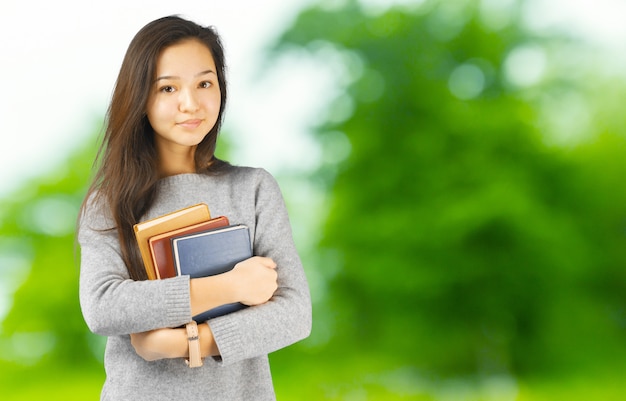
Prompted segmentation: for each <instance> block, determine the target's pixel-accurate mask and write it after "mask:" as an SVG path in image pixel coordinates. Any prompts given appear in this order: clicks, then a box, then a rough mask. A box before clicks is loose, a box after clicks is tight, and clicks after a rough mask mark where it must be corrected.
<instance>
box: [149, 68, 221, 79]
mask: <svg viewBox="0 0 626 401" xmlns="http://www.w3.org/2000/svg"><path fill="white" fill-rule="evenodd" d="M207 74H215V71H213V70H211V69H209V70H205V71H201V72H199V73H197V74H196V75H195V78H197V77H201V76H203V75H207ZM215 75H217V74H215ZM163 79H180V77H179V76H176V75H163V76H160V77H157V79H155V80H154V82H158V81H160V80H163Z"/></svg>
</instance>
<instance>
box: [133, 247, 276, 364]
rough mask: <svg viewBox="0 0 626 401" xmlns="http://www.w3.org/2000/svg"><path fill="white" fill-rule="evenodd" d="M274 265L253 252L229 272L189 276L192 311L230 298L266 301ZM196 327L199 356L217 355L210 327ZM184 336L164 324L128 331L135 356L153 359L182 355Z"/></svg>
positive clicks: (253, 302) (245, 301)
mask: <svg viewBox="0 0 626 401" xmlns="http://www.w3.org/2000/svg"><path fill="white" fill-rule="evenodd" d="M275 269H276V263H274V261H273V260H272V259H269V258H264V257H259V256H255V257H252V258H250V259H247V260H245V261H243V262H241V263H238V264H237V265H236V266H235V267H234V268H233V270H231V271H229V272H226V273H223V274H219V275H216V276H211V277H203V278H194V279H191V281H190V293H191V312H192V315H194V316H195V315H197V314H199V313H201V312H204V311H205V310H208V309H211V308H214V307H216V306H220V305H224V304H227V303H232V302H241V303H243V304H246V305H250V306H252V305H259V304H262V303H265V302H267V301H268V300H269V299H270V298H271V297H272V295H273V294H274V292H275V291H276V288H277V287H278V284H277V282H276V279H277V274H276V270H275ZM198 330H199V332H200V333H199V334H200V335H199V337H200V348H201V353H202V357H203V358H205V357H207V356H218V355H219V350H218V348H217V345H216V343H215V339H214V338H213V333H212V332H211V329H210V327H209V326H208V325H207V324H201V325H200V326H198ZM186 336H187V334H186V331H185V329H167V328H166V329H156V330H151V331H147V332H142V333H136V334H131V336H130V337H131V344H132V345H133V347H134V348H135V351H136V352H137V354H138V355H139V356H141V357H142V358H144V359H145V360H147V361H155V360H157V359H164V358H183V357H186V356H187V354H188V348H187V337H186Z"/></svg>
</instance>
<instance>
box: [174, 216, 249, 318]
mask: <svg viewBox="0 0 626 401" xmlns="http://www.w3.org/2000/svg"><path fill="white" fill-rule="evenodd" d="M171 241H172V250H173V256H174V265H175V266H176V272H177V274H178V275H189V276H191V278H196V277H207V276H213V275H216V274H221V273H225V272H227V271H230V270H232V269H233V267H235V265H236V264H237V263H239V262H241V261H243V260H245V259H248V258H250V257H252V246H251V243H250V230H249V229H248V227H247V226H245V225H242V224H238V225H231V226H228V227H224V228H218V229H215V230H210V231H204V232H201V233H196V234H189V235H183V236H179V237H173V238H172V239H171ZM245 307H246V305H243V304H241V303H239V302H235V303H231V304H226V305H221V306H218V307H217V308H213V309H210V310H208V311H205V312H203V313H201V314H198V315H196V316H194V317H193V319H194V320H195V321H197V322H203V321H206V320H208V319H212V318H214V317H218V316H222V315H225V314H227V313H231V312H235V311H237V310H240V309H243V308H245Z"/></svg>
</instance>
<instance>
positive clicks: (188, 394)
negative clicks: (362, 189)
mask: <svg viewBox="0 0 626 401" xmlns="http://www.w3.org/2000/svg"><path fill="white" fill-rule="evenodd" d="M225 104H226V79H225V64H224V54H223V49H222V45H221V42H220V39H219V37H218V35H217V34H216V32H215V31H214V30H213V29H212V28H209V27H202V26H199V25H197V24H195V23H193V22H191V21H188V20H185V19H182V18H179V17H176V16H171V17H165V18H161V19H158V20H156V21H153V22H151V23H149V24H147V25H146V26H145V27H144V28H142V29H141V30H140V31H139V32H138V33H137V35H136V36H135V38H134V39H133V40H132V42H131V43H130V46H129V48H128V50H127V53H126V56H125V58H124V60H123V63H122V66H121V70H120V73H119V76H118V79H117V83H116V86H115V90H114V92H113V96H112V99H111V103H110V106H109V109H108V113H107V127H106V132H105V136H104V140H103V143H102V146H101V148H100V152H99V155H98V158H99V164H98V166H99V167H98V169H97V172H96V175H95V179H94V182H93V183H92V185H91V187H90V189H89V191H88V194H87V196H86V198H85V202H84V203H83V207H82V209H81V214H80V217H79V228H78V241H79V244H80V247H81V272H80V302H81V308H82V311H83V315H84V318H85V321H86V322H87V325H88V326H89V328H90V330H92V331H93V332H94V333H97V334H100V335H103V336H107V337H108V339H107V345H106V351H105V369H106V381H105V384H104V387H103V390H102V396H101V398H102V399H103V400H151V401H152V400H174V399H176V400H253V399H254V400H272V399H275V395H274V390H273V385H272V379H271V374H270V368H269V363H268V357H267V355H268V354H269V353H270V352H273V351H275V350H278V349H280V348H283V347H286V346H288V345H290V344H292V343H294V342H296V341H299V340H301V339H303V338H305V337H307V336H308V335H309V333H310V330H311V303H310V296H309V289H308V285H307V281H306V277H305V274H304V271H303V268H302V265H301V262H300V259H299V257H298V254H297V252H296V249H295V247H294V243H293V240H292V234H291V228H290V224H289V219H288V216H287V211H286V208H285V204H284V202H283V198H282V195H281V192H280V189H279V187H278V185H277V183H276V181H275V180H274V179H273V177H272V176H271V175H270V174H269V173H267V172H266V171H265V170H263V169H257V168H249V167H236V166H232V165H230V164H228V163H226V162H224V161H222V160H219V159H217V158H216V157H215V155H214V151H215V145H216V140H217V135H218V132H219V129H220V125H221V122H222V119H223V113H224V108H225ZM197 203H206V204H207V205H208V206H209V209H210V212H211V214H212V215H213V216H220V215H223V216H227V217H228V219H229V220H230V222H231V224H235V223H237V224H245V225H247V226H248V227H249V229H250V234H251V239H252V242H253V244H252V245H253V253H254V255H255V256H254V257H252V258H250V259H247V260H245V261H243V262H241V263H239V264H237V265H236V266H235V268H234V269H233V270H231V271H229V272H227V273H224V274H221V275H217V276H212V277H205V278H194V279H190V278H189V276H178V277H174V278H168V279H163V280H146V275H145V272H144V267H143V263H142V260H141V257H140V254H139V251H138V247H137V245H136V240H135V237H134V232H133V225H134V224H136V223H138V222H140V221H144V220H147V219H151V218H154V217H157V216H160V215H163V214H166V213H169V212H172V211H174V210H178V209H182V208H184V207H187V206H191V205H193V204H197ZM231 302H241V303H244V304H246V305H250V306H251V307H249V308H245V309H244V310H241V311H238V312H235V313H231V314H228V315H225V316H221V317H218V318H214V319H211V320H209V321H207V322H206V323H202V324H199V325H198V327H197V329H196V330H197V335H196V334H195V333H194V329H195V328H194V327H193V324H191V323H190V322H191V321H192V319H191V318H192V316H194V315H195V314H197V313H199V312H201V311H204V310H208V309H210V308H213V307H215V306H218V305H222V304H226V303H231ZM186 325H187V326H186ZM198 346H199V352H200V354H201V355H200V357H202V359H203V360H200V358H199V356H198V355H197V352H198V348H197V347H198ZM186 358H188V359H190V360H189V363H185V361H186ZM197 365H201V366H199V367H197V368H193V369H191V368H190V367H189V366H192V367H193V366H197Z"/></svg>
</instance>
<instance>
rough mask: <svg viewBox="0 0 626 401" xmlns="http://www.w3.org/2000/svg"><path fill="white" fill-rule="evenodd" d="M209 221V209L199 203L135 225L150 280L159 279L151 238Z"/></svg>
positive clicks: (136, 235) (140, 250) (142, 257)
mask: <svg viewBox="0 0 626 401" xmlns="http://www.w3.org/2000/svg"><path fill="white" fill-rule="evenodd" d="M208 220H211V214H210V213H209V207H208V206H207V205H206V204H204V203H199V204H197V205H193V206H189V207H186V208H184V209H180V210H176V211H174V212H171V213H168V214H165V215H163V216H159V217H155V218H154V219H150V220H146V221H142V222H141V223H137V224H135V226H134V229H135V237H136V239H137V245H138V246H139V252H140V253H141V259H142V260H143V264H144V268H145V269H146V274H147V275H148V279H150V280H155V279H156V278H157V275H156V271H155V268H154V264H153V263H152V254H151V252H150V243H149V240H150V238H151V237H153V236H155V235H159V234H163V233H165V232H168V231H172V230H175V229H178V228H181V227H187V226H191V225H194V224H198V223H202V222H204V221H208Z"/></svg>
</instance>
